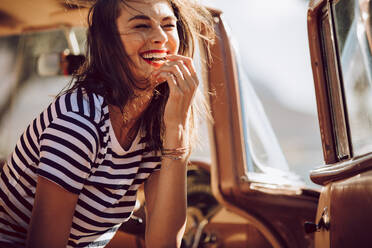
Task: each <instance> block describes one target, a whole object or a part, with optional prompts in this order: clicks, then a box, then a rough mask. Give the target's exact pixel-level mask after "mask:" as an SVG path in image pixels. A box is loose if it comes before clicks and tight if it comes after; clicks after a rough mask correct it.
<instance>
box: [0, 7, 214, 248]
mask: <svg viewBox="0 0 372 248" xmlns="http://www.w3.org/2000/svg"><path fill="white" fill-rule="evenodd" d="M88 22H89V29H88V39H87V45H88V49H87V56H86V62H85V64H84V65H83V66H82V67H81V68H80V70H79V73H78V74H77V75H75V76H74V80H73V83H72V85H71V87H70V89H68V90H67V91H65V92H64V93H62V94H60V95H59V96H58V97H57V98H56V100H55V101H54V102H53V103H52V104H51V105H50V106H49V107H48V108H47V109H46V110H45V111H44V112H42V113H41V114H40V115H39V116H38V117H37V118H36V119H35V120H34V121H33V122H32V123H31V124H30V125H29V126H28V128H27V129H26V131H25V132H24V134H23V135H22V136H21V137H20V139H19V141H18V143H17V145H16V147H15V149H14V152H13V153H12V155H11V156H10V157H9V159H8V161H7V164H6V165H5V166H4V168H3V171H2V173H1V178H0V204H1V205H0V244H2V245H0V246H1V247H3V246H6V247H25V246H26V247H38V248H43V247H48V248H50V247H53V248H58V247H66V246H67V247H104V246H105V245H106V244H107V243H108V242H109V241H110V240H111V239H112V238H113V237H114V235H115V233H116V231H117V229H118V228H119V226H120V225H121V224H122V223H124V222H126V221H127V220H128V219H129V217H130V215H131V214H132V211H133V208H134V205H135V200H136V193H137V189H138V187H139V186H140V185H141V184H142V183H145V198H146V219H147V222H146V236H145V241H146V247H149V248H152V247H179V246H180V242H181V238H182V235H183V231H184V227H185V221H186V164H187V161H188V157H189V154H190V149H191V143H192V142H191V140H192V137H193V134H194V133H195V130H194V129H195V121H196V119H197V117H198V116H200V115H201V114H202V113H206V112H205V111H204V112H203V111H200V109H201V110H203V109H205V106H204V105H203V104H200V102H202V101H200V98H201V94H200V93H199V92H198V89H197V87H198V84H199V81H198V78H197V76H196V72H195V68H194V66H193V62H192V59H191V57H192V55H193V51H194V42H197V40H198V39H202V40H204V42H205V44H208V43H210V42H211V41H212V37H213V28H212V18H211V16H210V14H209V12H208V11H207V10H205V9H204V8H203V7H201V6H199V5H197V4H196V3H193V2H192V1H190V0H97V1H95V3H94V5H93V6H92V8H91V10H90V12H89V19H88ZM202 28H203V30H204V34H205V35H204V36H202V35H200V33H201V29H202ZM198 109H199V110H198ZM124 225H125V223H124ZM123 245H124V246H125V244H123Z"/></svg>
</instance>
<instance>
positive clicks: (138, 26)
mask: <svg viewBox="0 0 372 248" xmlns="http://www.w3.org/2000/svg"><path fill="white" fill-rule="evenodd" d="M149 27H150V25H147V24H138V25H136V26H134V28H149Z"/></svg>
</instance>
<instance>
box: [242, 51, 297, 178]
mask: <svg viewBox="0 0 372 248" xmlns="http://www.w3.org/2000/svg"><path fill="white" fill-rule="evenodd" d="M236 50H237V49H236V47H235V51H236ZM235 54H236V56H237V60H236V64H237V69H238V80H239V92H240V101H241V109H242V119H243V131H244V143H245V151H246V158H247V165H246V171H247V176H248V178H249V180H251V181H260V182H262V181H265V182H267V183H270V184H273V183H274V184H289V185H303V183H304V182H303V181H302V180H301V179H300V177H299V176H298V175H297V174H295V172H293V171H290V169H289V165H288V163H287V160H286V159H285V157H284V154H283V152H282V150H281V148H280V145H279V142H278V141H277V138H276V136H275V133H274V131H273V129H272V127H271V125H270V122H269V120H268V119H267V116H266V114H265V111H264V108H263V106H262V104H261V102H260V100H259V98H258V96H257V95H256V93H255V91H254V89H253V87H252V85H251V82H250V81H249V79H248V78H247V76H246V75H245V72H244V69H243V65H242V63H241V60H240V59H239V57H238V54H239V53H238V52H235Z"/></svg>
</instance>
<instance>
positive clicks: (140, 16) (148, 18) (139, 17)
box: [128, 15, 151, 22]
mask: <svg viewBox="0 0 372 248" xmlns="http://www.w3.org/2000/svg"><path fill="white" fill-rule="evenodd" d="M133 20H151V19H150V17H148V16H146V15H136V16H133V17H131V18H129V20H128V22H130V21H133Z"/></svg>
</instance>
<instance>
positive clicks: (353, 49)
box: [333, 0, 372, 156]
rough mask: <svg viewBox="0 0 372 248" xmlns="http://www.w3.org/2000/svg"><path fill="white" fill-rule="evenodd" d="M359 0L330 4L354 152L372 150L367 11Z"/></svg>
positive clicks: (359, 153) (344, 0) (371, 88)
mask: <svg viewBox="0 0 372 248" xmlns="http://www.w3.org/2000/svg"><path fill="white" fill-rule="evenodd" d="M359 2H360V1H356V0H341V1H338V2H337V3H335V4H334V5H333V14H334V25H335V34H336V40H337V49H338V54H339V57H340V69H341V74H342V80H343V85H344V92H345V98H346V105H347V111H348V122H349V128H350V135H351V143H352V149H353V153H354V156H358V155H362V154H365V153H367V152H371V151H372V146H371V144H372V143H371V140H372V87H371V83H372V80H371V79H372V77H371V76H372V74H371V66H372V60H371V52H370V51H371V50H370V47H369V45H368V39H367V32H366V31H367V29H370V25H369V13H368V12H364V13H363V12H362V11H361V8H360V5H359ZM361 2H362V1H361ZM369 31H370V30H369Z"/></svg>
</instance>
